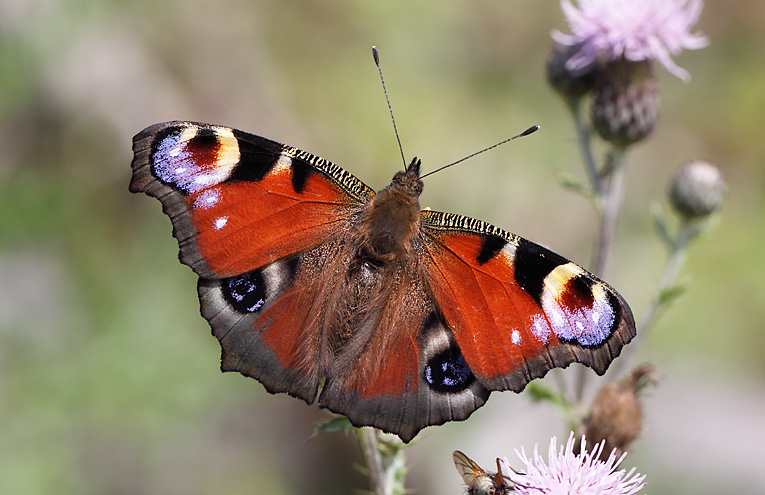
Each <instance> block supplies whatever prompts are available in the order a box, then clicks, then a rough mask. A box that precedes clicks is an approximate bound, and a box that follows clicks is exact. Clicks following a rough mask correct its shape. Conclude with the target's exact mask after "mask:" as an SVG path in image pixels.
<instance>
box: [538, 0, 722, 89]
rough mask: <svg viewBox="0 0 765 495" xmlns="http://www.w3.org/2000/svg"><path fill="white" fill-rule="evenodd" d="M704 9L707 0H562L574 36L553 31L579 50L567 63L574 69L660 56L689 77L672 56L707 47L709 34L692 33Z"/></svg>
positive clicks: (675, 71)
mask: <svg viewBox="0 0 765 495" xmlns="http://www.w3.org/2000/svg"><path fill="white" fill-rule="evenodd" d="M702 7H703V4H702V2H701V0H691V1H690V2H689V0H579V1H578V6H576V7H575V6H574V5H573V4H572V3H571V2H570V1H569V0H562V1H561V9H563V13H564V15H565V16H566V20H567V21H568V23H569V26H570V27H571V34H564V33H561V32H559V31H553V33H552V37H553V39H554V40H555V41H557V42H558V43H560V44H562V45H568V46H576V47H578V48H579V49H578V51H577V52H576V53H575V54H573V56H572V57H571V58H570V59H569V60H568V62H567V66H568V68H569V69H570V70H572V71H575V70H577V69H580V68H583V67H587V66H590V65H592V64H593V63H598V64H604V63H608V62H613V61H617V60H620V59H625V60H628V61H632V62H641V61H651V60H657V61H658V62H659V63H661V64H662V65H663V66H664V67H665V68H666V69H667V70H668V71H669V72H671V73H672V74H674V75H675V76H677V77H679V78H680V79H682V80H684V81H687V80H689V79H690V75H689V74H688V72H687V71H686V70H684V69H682V68H680V67H679V66H678V65H677V64H675V62H674V61H673V60H672V56H673V55H677V54H679V53H680V52H681V51H682V50H683V49H686V50H697V49H699V48H704V47H705V46H707V44H708V40H707V38H706V37H705V36H703V35H701V34H695V33H691V32H690V31H691V29H692V28H693V26H694V25H695V24H696V21H698V19H699V15H700V14H701V9H702Z"/></svg>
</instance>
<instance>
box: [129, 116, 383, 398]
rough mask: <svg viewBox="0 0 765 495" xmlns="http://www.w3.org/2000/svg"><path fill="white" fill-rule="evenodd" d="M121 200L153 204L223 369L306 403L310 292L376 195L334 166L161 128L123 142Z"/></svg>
mask: <svg viewBox="0 0 765 495" xmlns="http://www.w3.org/2000/svg"><path fill="white" fill-rule="evenodd" d="M133 149H134V153H135V156H134V159H133V178H132V181H131V183H130V190H131V191H133V192H139V191H143V192H145V193H146V194H149V195H150V196H154V197H156V198H157V199H159V200H160V201H161V202H162V206H163V209H164V211H165V213H166V214H167V215H168V216H169V217H170V218H171V220H172V222H173V235H174V236H175V237H176V239H177V240H178V244H179V247H180V259H181V261H182V262H183V263H185V264H187V265H189V266H190V267H191V268H192V269H193V270H194V271H195V272H196V273H197V274H198V275H199V276H200V280H199V289H198V291H199V297H200V303H201V310H202V314H203V316H204V317H205V318H206V319H207V320H208V321H209V322H210V325H211V327H212V330H213V334H214V335H215V336H216V337H217V338H218V339H219V340H220V342H221V346H222V348H223V357H222V369H223V370H224V371H229V370H235V371H240V372H242V373H243V374H246V375H249V376H252V377H255V378H257V379H258V380H260V381H261V382H262V383H263V384H264V385H265V386H266V388H267V389H268V390H270V391H272V392H277V391H286V392H290V393H291V394H293V395H296V396H298V397H301V398H303V399H305V400H306V401H308V402H312V401H313V400H314V398H315V395H316V389H317V387H318V381H319V375H320V365H321V359H326V357H325V356H322V342H321V340H320V338H318V337H320V336H316V335H313V336H311V335H308V334H307V330H306V329H309V328H313V327H311V318H315V317H316V315H317V314H322V313H321V312H325V311H326V305H324V306H322V301H319V300H317V297H316V296H317V293H318V286H317V284H315V283H313V282H314V281H315V280H316V277H317V275H318V274H320V273H321V270H322V269H323V266H324V265H325V264H326V263H327V261H328V260H329V259H331V257H332V256H333V255H334V253H335V252H336V251H337V239H339V238H341V237H342V234H343V233H344V232H345V231H346V230H347V229H348V220H349V218H350V217H351V216H352V215H353V214H354V212H355V211H357V210H358V208H359V207H360V205H362V204H363V203H364V202H366V201H367V200H368V199H369V198H370V197H371V196H373V195H374V192H373V191H372V190H371V189H370V188H368V187H367V186H366V185H364V184H363V183H362V182H361V181H359V180H358V179H356V178H355V177H354V176H352V175H351V174H349V173H348V172H346V171H345V170H343V169H341V168H340V167H337V166H336V165H334V164H333V163H331V162H329V161H327V160H324V159H321V158H318V157H316V156H314V155H311V154H309V153H306V152H304V151H300V150H298V149H296V148H291V147H288V146H285V145H282V144H279V143H276V142H274V141H270V140H268V139H265V138H262V137H259V136H255V135H252V134H247V133H244V132H241V131H237V130H234V129H229V128H226V127H220V126H214V125H209V124H199V123H194V122H167V123H163V124H157V125H154V126H151V127H148V128H147V129H145V130H144V131H142V132H141V133H139V134H138V135H137V136H136V137H135V138H134V142H133Z"/></svg>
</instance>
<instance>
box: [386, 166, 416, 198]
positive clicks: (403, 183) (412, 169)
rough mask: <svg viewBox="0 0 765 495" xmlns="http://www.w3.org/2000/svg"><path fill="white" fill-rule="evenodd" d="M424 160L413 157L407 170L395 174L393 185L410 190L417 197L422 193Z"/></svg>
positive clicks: (406, 190) (403, 189)
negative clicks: (421, 176) (421, 167)
mask: <svg viewBox="0 0 765 495" xmlns="http://www.w3.org/2000/svg"><path fill="white" fill-rule="evenodd" d="M421 165H422V160H420V159H419V158H417V157H414V158H412V162H411V163H410V164H409V165H408V166H407V167H406V171H404V172H399V173H397V174H396V175H394V176H393V180H392V181H391V187H393V188H396V189H399V190H402V191H404V192H408V193H410V194H412V195H414V196H415V197H417V196H419V195H420V194H421V193H422V181H421V180H420V166H421Z"/></svg>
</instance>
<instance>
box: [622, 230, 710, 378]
mask: <svg viewBox="0 0 765 495" xmlns="http://www.w3.org/2000/svg"><path fill="white" fill-rule="evenodd" d="M699 230H700V227H699V225H698V224H696V223H694V222H689V221H682V223H681V224H680V227H679V228H678V230H677V236H676V237H675V239H674V241H673V242H672V243H671V245H670V247H671V252H670V256H669V259H668V260H667V264H666V265H665V266H664V273H663V274H662V276H661V281H660V282H659V287H658V291H657V294H656V297H654V298H653V300H652V302H651V305H650V306H649V307H648V308H647V309H646V312H645V313H644V314H643V318H642V319H641V320H640V323H639V324H638V325H637V336H636V337H635V339H634V340H633V341H632V342H631V343H630V345H629V346H627V347H625V349H624V354H623V356H622V358H621V359H619V360H618V361H617V362H616V363H615V366H614V372H613V374H612V375H611V376H613V377H619V376H621V374H622V373H623V372H624V371H625V370H626V369H627V368H629V366H630V365H631V364H632V363H633V361H634V359H635V355H636V354H637V351H638V349H639V348H640V347H641V344H642V342H643V341H644V340H645V338H646V335H647V334H648V333H649V332H650V330H651V328H653V325H654V324H655V323H656V320H657V318H658V317H659V315H660V314H661V312H662V310H664V309H665V308H666V306H667V303H668V300H667V299H666V298H665V297H663V295H664V294H665V293H666V291H667V290H669V289H671V288H672V286H674V285H675V282H676V281H677V277H678V275H679V274H680V269H681V268H682V267H683V265H684V264H685V260H686V257H687V254H688V245H689V244H690V243H691V241H692V240H693V239H694V238H695V237H696V236H697V235H698V233H699Z"/></svg>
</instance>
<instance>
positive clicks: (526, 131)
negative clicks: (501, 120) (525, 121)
mask: <svg viewBox="0 0 765 495" xmlns="http://www.w3.org/2000/svg"><path fill="white" fill-rule="evenodd" d="M538 130H539V126H538V125H533V126H531V127H529V128H528V129H526V130H525V131H523V132H522V133H521V134H520V136H521V137H523V136H528V135H529V134H533V133H535V132H537V131H538Z"/></svg>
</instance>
